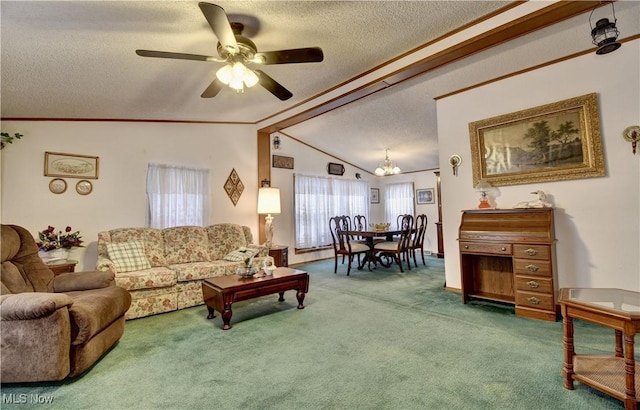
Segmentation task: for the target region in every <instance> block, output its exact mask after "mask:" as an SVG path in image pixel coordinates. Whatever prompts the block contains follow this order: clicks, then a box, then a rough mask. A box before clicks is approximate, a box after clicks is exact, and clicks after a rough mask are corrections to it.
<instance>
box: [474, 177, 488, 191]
mask: <svg viewBox="0 0 640 410" xmlns="http://www.w3.org/2000/svg"><path fill="white" fill-rule="evenodd" d="M473 189H474V190H476V191H478V192H485V193H486V192H487V191H489V190H490V189H491V184H489V183H488V182H486V181H484V180H482V179H481V180H480V181H478V183H477V184H476V186H475V187H474V188H473Z"/></svg>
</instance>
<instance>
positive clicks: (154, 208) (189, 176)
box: [147, 164, 209, 228]
mask: <svg viewBox="0 0 640 410" xmlns="http://www.w3.org/2000/svg"><path fill="white" fill-rule="evenodd" d="M147 198H148V201H149V214H148V221H147V226H149V227H151V228H169V227H172V226H188V225H196V226H205V224H206V223H207V222H208V221H209V170H208V169H193V168H184V167H177V166H171V165H160V164H149V166H148V168H147Z"/></svg>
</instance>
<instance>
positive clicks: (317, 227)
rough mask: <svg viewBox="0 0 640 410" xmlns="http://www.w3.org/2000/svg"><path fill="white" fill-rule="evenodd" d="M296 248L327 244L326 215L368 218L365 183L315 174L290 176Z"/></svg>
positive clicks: (327, 224)
mask: <svg viewBox="0 0 640 410" xmlns="http://www.w3.org/2000/svg"><path fill="white" fill-rule="evenodd" d="M294 203H295V229H296V239H295V240H296V248H314V247H320V246H326V245H329V244H331V233H330V231H329V218H331V217H333V216H336V215H349V216H351V218H352V220H353V217H354V216H355V215H364V216H365V217H366V218H367V220H369V183H367V182H363V181H355V180H344V179H335V178H326V177H317V176H307V175H298V174H296V175H295V177H294Z"/></svg>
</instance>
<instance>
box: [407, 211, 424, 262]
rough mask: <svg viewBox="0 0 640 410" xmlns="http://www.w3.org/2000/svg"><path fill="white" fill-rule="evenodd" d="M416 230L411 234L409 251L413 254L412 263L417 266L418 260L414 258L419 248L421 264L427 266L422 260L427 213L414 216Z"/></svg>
mask: <svg viewBox="0 0 640 410" xmlns="http://www.w3.org/2000/svg"><path fill="white" fill-rule="evenodd" d="M415 226H416V232H415V233H414V234H413V240H412V241H411V244H410V245H409V247H410V252H411V255H412V256H413V263H414V265H416V267H418V261H417V260H416V252H417V251H418V250H420V255H421V256H422V264H423V265H424V266H427V263H426V262H425V260H424V234H425V233H426V231H427V215H425V214H420V215H418V216H416V222H415Z"/></svg>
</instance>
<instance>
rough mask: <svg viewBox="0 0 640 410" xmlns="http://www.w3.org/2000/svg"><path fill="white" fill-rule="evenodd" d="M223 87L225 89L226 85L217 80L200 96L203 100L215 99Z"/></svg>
mask: <svg viewBox="0 0 640 410" xmlns="http://www.w3.org/2000/svg"><path fill="white" fill-rule="evenodd" d="M223 87H224V84H223V83H222V81H220V80H218V79H217V78H216V79H215V80H213V81H212V82H211V84H209V86H208V87H207V89H206V90H204V92H203V93H202V94H201V95H200V97H202V98H212V97H215V96H216V95H218V93H219V92H220V90H222V88H223Z"/></svg>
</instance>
